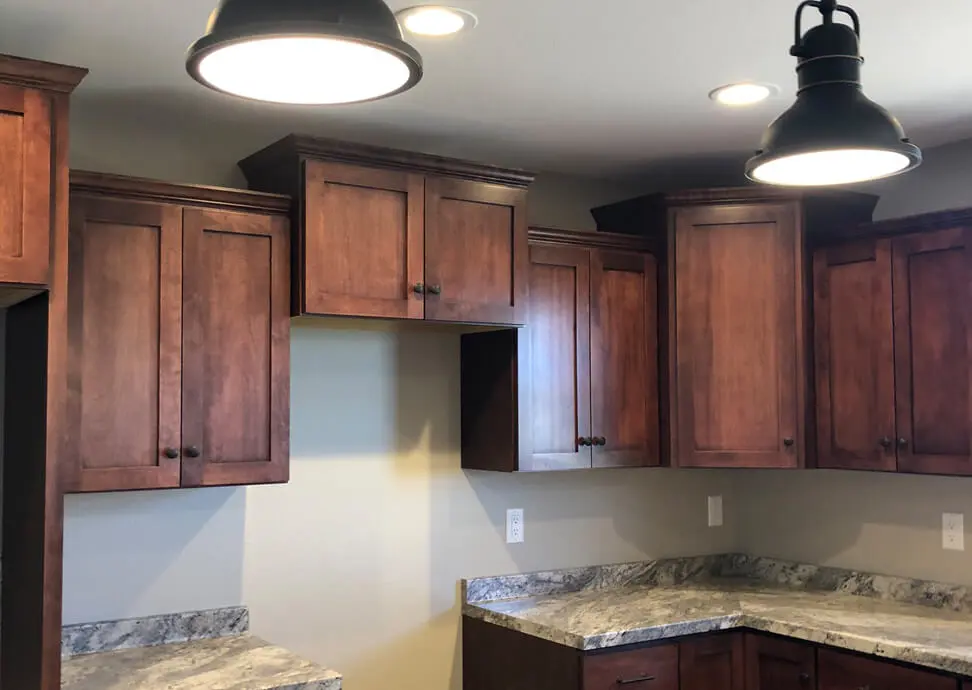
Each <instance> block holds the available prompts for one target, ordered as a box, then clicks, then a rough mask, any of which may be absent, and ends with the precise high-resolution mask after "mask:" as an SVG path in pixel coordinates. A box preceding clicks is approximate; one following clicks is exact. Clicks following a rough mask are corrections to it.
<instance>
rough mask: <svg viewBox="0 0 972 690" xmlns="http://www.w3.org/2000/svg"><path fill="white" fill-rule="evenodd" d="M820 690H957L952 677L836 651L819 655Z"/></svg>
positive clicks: (818, 682) (823, 650) (956, 682)
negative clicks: (868, 689) (919, 689)
mask: <svg viewBox="0 0 972 690" xmlns="http://www.w3.org/2000/svg"><path fill="white" fill-rule="evenodd" d="M817 664H818V666H817V690H861V689H862V688H871V690H917V689H918V688H921V690H955V688H956V686H957V685H958V681H956V680H955V678H951V677H949V676H944V675H939V674H936V673H931V672H929V671H922V670H919V669H915V668H906V667H904V666H898V665H897V664H892V663H889V662H886V661H879V660H878V659H872V658H868V657H863V656H856V655H854V654H848V653H845V652H839V651H837V650H833V649H820V650H819V651H818V652H817Z"/></svg>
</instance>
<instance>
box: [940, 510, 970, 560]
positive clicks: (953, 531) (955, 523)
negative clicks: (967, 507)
mask: <svg viewBox="0 0 972 690" xmlns="http://www.w3.org/2000/svg"><path fill="white" fill-rule="evenodd" d="M942 548H943V549H945V550H946V551H965V515H963V514H962V513H942Z"/></svg>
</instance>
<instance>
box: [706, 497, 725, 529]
mask: <svg viewBox="0 0 972 690" xmlns="http://www.w3.org/2000/svg"><path fill="white" fill-rule="evenodd" d="M709 527H722V496H709Z"/></svg>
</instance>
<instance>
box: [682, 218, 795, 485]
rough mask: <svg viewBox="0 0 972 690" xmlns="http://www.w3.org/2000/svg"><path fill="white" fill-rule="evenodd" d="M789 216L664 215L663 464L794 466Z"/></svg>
mask: <svg viewBox="0 0 972 690" xmlns="http://www.w3.org/2000/svg"><path fill="white" fill-rule="evenodd" d="M796 211H797V207H796V206H795V205H793V204H753V205H738V206H718V205H716V206H707V207H698V208H684V209H677V210H675V211H673V216H672V226H671V232H672V233H673V238H672V240H671V242H670V244H671V246H672V247H673V248H674V266H673V267H672V268H670V276H671V279H672V280H673V281H674V288H673V289H672V290H671V292H670V295H669V300H670V302H669V310H670V314H669V328H670V329H671V331H670V334H671V335H670V337H671V338H672V341H671V343H670V347H671V350H672V354H671V355H670V356H672V357H674V360H673V364H672V366H674V370H673V372H672V374H673V377H674V379H673V381H672V394H673V400H672V401H671V405H672V413H673V414H672V421H671V424H672V426H673V435H674V436H673V462H674V463H675V464H678V465H681V466H686V467H797V466H800V465H802V463H803V447H804V437H803V434H804V426H805V425H804V423H803V418H804V414H805V409H804V400H803V396H802V395H801V394H802V392H803V385H804V384H803V383H802V380H803V378H804V377H805V376H806V366H805V363H804V361H803V355H804V353H803V348H804V342H803V339H804V325H803V310H804V299H805V297H804V294H803V254H802V233H801V227H800V222H799V219H798V217H797V214H796Z"/></svg>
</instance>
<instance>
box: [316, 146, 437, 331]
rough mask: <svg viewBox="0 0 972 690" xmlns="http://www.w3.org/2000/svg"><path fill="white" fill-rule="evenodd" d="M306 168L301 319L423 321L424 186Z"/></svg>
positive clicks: (387, 174)
mask: <svg viewBox="0 0 972 690" xmlns="http://www.w3.org/2000/svg"><path fill="white" fill-rule="evenodd" d="M305 166H306V167H305V184H306V196H305V201H304V231H303V234H302V237H301V245H300V248H299V249H300V252H299V253H300V255H301V256H302V257H303V261H300V262H298V266H299V270H300V271H301V275H300V276H297V298H298V301H299V304H300V306H299V311H300V312H301V313H305V314H338V315H346V316H377V317H387V318H398V319H421V318H423V316H424V315H425V301H424V295H423V293H422V284H423V283H424V261H425V257H424V256H423V252H424V243H425V238H424V222H425V220H424V214H425V181H424V178H423V177H422V176H421V175H416V174H411V173H406V172H395V171H390V170H376V169H372V168H359V167H355V166H351V165H341V164H338V163H324V162H320V161H307V162H306V163H305Z"/></svg>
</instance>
